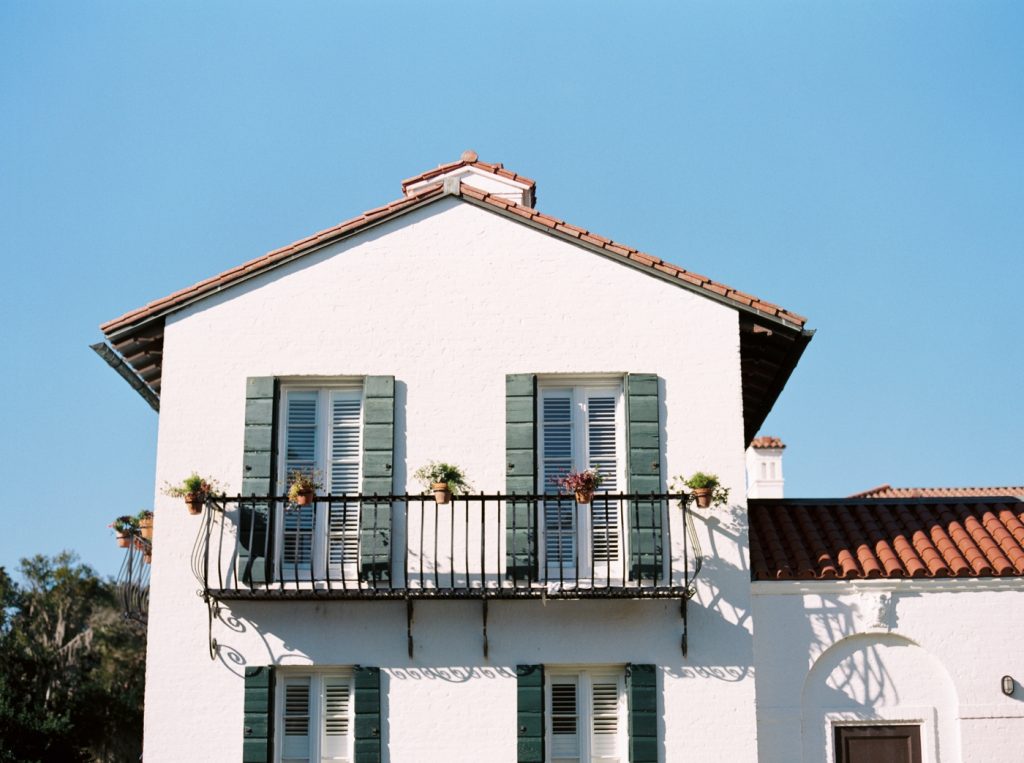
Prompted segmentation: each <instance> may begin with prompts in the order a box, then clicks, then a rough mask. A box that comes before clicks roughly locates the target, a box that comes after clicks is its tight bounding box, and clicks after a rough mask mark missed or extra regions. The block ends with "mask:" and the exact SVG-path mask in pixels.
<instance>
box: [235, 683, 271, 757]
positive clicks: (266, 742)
mask: <svg viewBox="0 0 1024 763" xmlns="http://www.w3.org/2000/svg"><path fill="white" fill-rule="evenodd" d="M244 713H245V723H244V727H243V730H242V731H243V736H242V763H269V761H270V760H271V757H272V756H273V753H274V718H273V715H274V668H273V667H271V666H264V667H248V668H246V669H245V702H244Z"/></svg>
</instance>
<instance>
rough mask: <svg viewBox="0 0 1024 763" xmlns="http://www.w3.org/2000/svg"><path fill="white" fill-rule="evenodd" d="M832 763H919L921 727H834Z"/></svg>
mask: <svg viewBox="0 0 1024 763" xmlns="http://www.w3.org/2000/svg"><path fill="white" fill-rule="evenodd" d="M836 763H921V727H920V726H911V725H906V726H837V727H836Z"/></svg>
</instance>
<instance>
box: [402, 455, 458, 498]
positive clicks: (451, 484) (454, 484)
mask: <svg viewBox="0 0 1024 763" xmlns="http://www.w3.org/2000/svg"><path fill="white" fill-rule="evenodd" d="M413 477H415V478H416V479H417V480H419V481H420V483H421V484H422V485H423V490H424V492H430V491H431V490H433V488H434V485H436V484H439V483H445V484H446V485H448V491H449V492H450V493H451V494H452V495H460V494H462V493H468V492H469V491H470V490H472V489H473V486H472V485H470V484H469V478H468V477H466V473H465V472H464V471H463V470H462V468H461V467H459V466H456V465H455V464H447V463H445V462H444V461H431V462H430V463H428V464H427V465H426V466H421V467H420V468H419V469H417V470H416V471H415V472H414V473H413Z"/></svg>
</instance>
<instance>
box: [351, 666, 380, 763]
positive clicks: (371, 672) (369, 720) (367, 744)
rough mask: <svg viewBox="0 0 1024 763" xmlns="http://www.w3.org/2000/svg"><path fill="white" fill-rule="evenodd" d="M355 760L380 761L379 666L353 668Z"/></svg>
mask: <svg viewBox="0 0 1024 763" xmlns="http://www.w3.org/2000/svg"><path fill="white" fill-rule="evenodd" d="M355 711H356V736H355V747H356V751H355V752H356V754H355V761H354V763H380V761H381V746H380V737H381V733H380V729H381V720H380V668H365V667H359V668H356V669H355Z"/></svg>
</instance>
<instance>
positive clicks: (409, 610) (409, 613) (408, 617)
mask: <svg viewBox="0 0 1024 763" xmlns="http://www.w3.org/2000/svg"><path fill="white" fill-rule="evenodd" d="M414 614H415V613H414V612H413V604H412V599H410V598H408V597H407V598H406V600H405V633H406V640H407V642H408V643H407V646H408V649H409V659H410V660H411V659H412V653H413V642H412V618H413V615H414Z"/></svg>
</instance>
